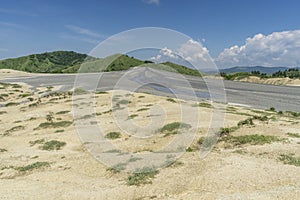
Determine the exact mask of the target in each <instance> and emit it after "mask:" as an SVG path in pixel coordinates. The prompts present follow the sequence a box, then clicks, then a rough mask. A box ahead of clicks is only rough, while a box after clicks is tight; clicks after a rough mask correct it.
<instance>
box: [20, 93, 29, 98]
mask: <svg viewBox="0 0 300 200" xmlns="http://www.w3.org/2000/svg"><path fill="white" fill-rule="evenodd" d="M31 95H32V94H20V95H19V97H22V98H24V97H29V96H31Z"/></svg>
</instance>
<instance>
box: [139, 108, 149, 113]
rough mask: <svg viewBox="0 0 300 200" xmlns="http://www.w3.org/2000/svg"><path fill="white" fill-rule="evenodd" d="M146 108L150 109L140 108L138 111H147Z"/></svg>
mask: <svg viewBox="0 0 300 200" xmlns="http://www.w3.org/2000/svg"><path fill="white" fill-rule="evenodd" d="M146 110H149V108H140V109H138V110H137V112H141V111H146Z"/></svg>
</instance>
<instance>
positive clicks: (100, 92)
mask: <svg viewBox="0 0 300 200" xmlns="http://www.w3.org/2000/svg"><path fill="white" fill-rule="evenodd" d="M95 94H108V92H105V91H96V93H95Z"/></svg>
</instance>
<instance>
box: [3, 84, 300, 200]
mask: <svg viewBox="0 0 300 200" xmlns="http://www.w3.org/2000/svg"><path fill="white" fill-rule="evenodd" d="M56 89H57V88H51V87H48V88H39V89H38V90H37V91H32V90H31V89H30V86H27V85H12V84H0V94H1V96H0V104H1V107H0V123H1V126H0V160H1V162H0V188H1V190H0V199H197V200H198V199H295V200H296V199H300V124H299V119H300V115H299V113H294V112H283V113H281V112H276V111H274V110H270V111H264V110H255V109H250V108H243V107H232V106H226V107H223V108H220V107H222V106H220V105H217V104H212V103H210V102H190V101H183V100H178V99H171V98H167V97H160V96H154V95H151V94H144V93H130V92H127V91H108V92H98V93H95V94H94V103H93V104H92V105H90V106H92V107H93V108H94V109H95V110H94V111H95V112H94V115H84V116H82V118H94V119H93V120H96V122H95V123H98V125H99V126H101V128H102V130H103V132H104V134H105V135H106V140H108V141H110V142H111V143H112V144H113V145H114V146H115V148H116V149H117V150H118V149H119V150H122V151H126V152H141V153H143V152H155V151H159V150H160V149H162V148H163V146H166V145H167V144H169V142H170V141H172V140H173V139H174V138H175V137H177V135H176V134H181V135H183V136H184V134H189V132H195V137H194V139H193V141H192V143H191V144H190V145H189V146H187V147H186V149H185V151H186V152H185V153H184V154H183V155H182V156H181V157H180V158H179V159H177V160H173V161H174V162H170V165H168V166H166V167H164V168H159V169H158V170H156V171H155V172H153V173H151V172H150V173H146V172H142V173H140V174H138V173H136V172H132V171H126V170H122V168H114V167H112V166H108V165H105V164H104V163H102V162H100V161H99V160H97V159H95V157H94V156H93V154H91V153H90V151H89V149H88V148H87V144H85V143H84V142H82V141H81V140H80V138H79V136H78V134H77V130H76V122H77V120H78V118H79V117H78V115H76V114H75V113H74V112H75V110H77V111H78V110H79V111H80V110H85V108H86V107H85V106H86V105H84V102H81V103H78V101H76V100H78V99H80V98H81V99H84V98H85V97H86V96H85V95H86V94H85V91H80V92H78V94H77V95H76V96H73V93H72V92H57V91H56ZM75 93H76V90H75ZM125 99H129V100H125ZM79 102H80V101H79ZM216 108H220V109H223V110H222V111H224V112H225V113H226V114H225V116H224V124H222V127H223V129H222V130H219V129H218V130H216V133H221V134H222V136H221V137H220V138H219V141H218V143H217V144H216V145H215V146H214V147H213V149H212V151H211V152H210V153H209V154H208V155H207V156H206V157H205V158H204V159H200V156H199V151H200V150H199V149H201V147H203V146H205V145H207V144H206V143H205V140H204V139H205V136H206V134H207V129H208V128H209V127H210V126H212V125H214V122H212V120H211V119H212V118H211V117H212V116H213V115H214V112H213V111H214V110H215V109H216ZM115 109H118V110H122V109H128V113H129V114H128V115H127V116H125V117H124V116H119V115H117V116H115V115H114V111H115ZM182 109H187V110H189V109H192V110H193V112H195V113H197V114H199V115H198V116H199V118H194V119H192V118H191V117H189V116H185V117H184V118H182V114H181V113H182ZM191 116H192V115H191ZM155 117H157V118H155ZM157 119H163V120H161V121H159V120H158V121H157V122H156V121H155V120H157ZM151 120H152V121H151ZM184 120H185V121H184ZM153 121H154V122H155V124H154V125H153V126H155V125H157V126H159V127H160V128H163V126H164V125H166V124H172V123H174V122H178V123H184V124H185V125H186V128H185V130H184V131H182V132H176V131H175V132H174V131H172V130H170V131H168V130H167V131H162V129H157V132H155V133H154V134H153V135H151V136H150V137H143V138H142V139H141V138H137V137H134V135H130V134H131V133H129V132H130V131H135V130H139V129H135V130H133V129H130V128H129V129H126V127H125V128H124V127H123V125H122V122H124V123H125V122H132V123H133V124H135V126H136V127H147V126H148V125H149V124H151V123H152V122H153ZM90 122H92V121H90ZM116 122H118V123H121V124H117V123H116ZM222 123H223V122H222ZM125 124H126V123H125ZM173 125H174V124H173ZM112 132H113V133H115V134H113V133H112ZM109 134H110V135H109ZM132 134H134V133H132ZM135 134H139V132H135ZM99 137H100V136H99ZM208 139H209V138H208ZM203 140H204V142H203ZM208 142H209V141H208ZM132 162H134V160H132Z"/></svg>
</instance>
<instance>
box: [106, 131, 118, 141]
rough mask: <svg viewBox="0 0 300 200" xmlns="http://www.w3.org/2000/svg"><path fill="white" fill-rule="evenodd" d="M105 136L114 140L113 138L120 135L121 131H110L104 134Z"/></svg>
mask: <svg viewBox="0 0 300 200" xmlns="http://www.w3.org/2000/svg"><path fill="white" fill-rule="evenodd" d="M105 137H106V138H108V139H111V140H114V139H118V138H120V137H121V133H120V132H110V133H108V134H106V135H105Z"/></svg>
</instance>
